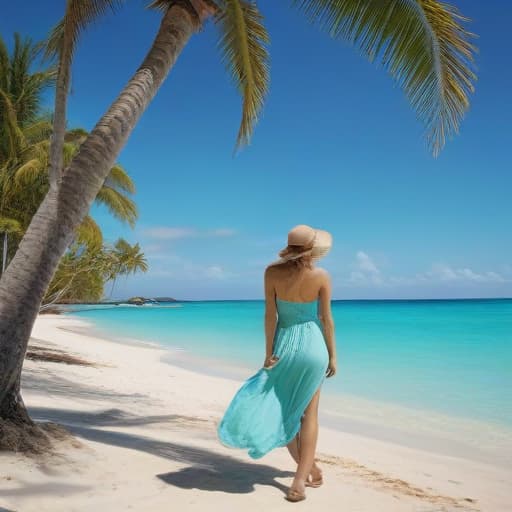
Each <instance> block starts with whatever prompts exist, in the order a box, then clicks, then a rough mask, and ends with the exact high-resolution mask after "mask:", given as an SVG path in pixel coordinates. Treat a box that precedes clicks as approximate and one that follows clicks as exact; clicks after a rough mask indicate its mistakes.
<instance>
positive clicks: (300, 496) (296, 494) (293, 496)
mask: <svg viewBox="0 0 512 512" xmlns="http://www.w3.org/2000/svg"><path fill="white" fill-rule="evenodd" d="M286 499H287V500H288V501H293V502H297V501H303V500H305V499H306V495H305V494H304V493H302V492H300V491H296V490H295V489H289V490H288V494H287V495H286Z"/></svg>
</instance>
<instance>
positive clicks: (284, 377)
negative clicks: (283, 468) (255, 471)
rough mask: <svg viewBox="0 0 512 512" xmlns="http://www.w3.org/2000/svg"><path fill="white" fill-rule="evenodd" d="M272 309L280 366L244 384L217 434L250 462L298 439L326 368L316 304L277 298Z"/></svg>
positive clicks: (262, 369) (275, 352)
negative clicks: (242, 451) (244, 452)
mask: <svg viewBox="0 0 512 512" xmlns="http://www.w3.org/2000/svg"><path fill="white" fill-rule="evenodd" d="M276 304H277V313H278V321H277V326H276V331H275V335H274V351H273V354H274V355H276V356H278V357H279V361H278V362H277V363H276V364H275V365H274V366H273V367H272V368H269V369H266V368H261V369H260V370H259V371H258V372H257V373H256V374H254V375H253V376H252V377H250V378H249V379H247V380H246V381H245V382H244V384H243V385H242V387H241V388H240V389H239V390H238V392H237V393H236V394H235V396H234V398H233V400H232V401H231V403H230V404H229V406H228V409H227V410H226V412H225V414H224V417H223V418H222V420H221V422H220V423H219V426H218V428H217V434H218V436H219V440H220V442H221V443H222V444H224V445H225V446H229V447H232V448H244V449H247V450H249V455H250V456H251V457H252V458H253V459H258V458H260V457H263V455H265V454H266V453H268V452H269V451H270V450H272V449H273V448H276V447H278V446H286V445H287V444H288V443H289V442H290V441H291V440H292V439H293V438H294V437H295V436H296V435H297V433H298V431H299V429H300V423H301V418H302V416H303V414H304V411H305V409H306V407H307V406H308V404H309V402H310V401H311V399H312V397H313V395H314V394H315V392H316V391H317V390H318V388H319V387H320V386H321V385H322V383H323V381H324V378H325V375H326V371H327V367H328V363H329V355H328V352H327V346H326V344H325V339H324V335H323V330H322V326H321V323H320V321H319V319H318V299H315V300H313V301H310V302H291V301H286V300H281V299H277V298H276Z"/></svg>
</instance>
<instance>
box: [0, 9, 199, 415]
mask: <svg viewBox="0 0 512 512" xmlns="http://www.w3.org/2000/svg"><path fill="white" fill-rule="evenodd" d="M199 26H200V22H199V19H198V18H197V15H196V14H195V12H194V11H192V9H191V8H189V7H187V4H185V3H181V2H180V3H175V4H173V6H172V7H171V8H170V9H169V10H168V11H167V12H166V13H165V14H164V16H163V19H162V23H161V25H160V29H159V31H158V34H157V36H156V39H155V41H154V43H153V46H152V48H151V50H150V51H149V53H148V55H147V56H146V58H145V60H144V62H143V64H142V65H141V67H140V68H139V69H138V70H137V72H136V73H135V75H134V76H133V77H132V79H131V80H130V81H129V82H128V84H127V85H126V87H125V88H124V90H123V91H122V92H121V94H120V95H119V97H118V98H117V99H116V100H115V102H114V103H113V104H112V106H111V107H110V109H109V110H108V111H107V113H106V114H105V115H104V116H103V118H102V119H101V120H100V121H99V122H98V124H97V125H96V126H95V128H94V129H93V131H92V132H91V134H90V135H89V137H88V138H87V140H86V141H85V142H84V143H83V144H82V146H81V147H80V151H79V153H78V154H77V155H76V157H75V158H74V159H73V161H72V162H71V164H70V166H69V167H68V169H67V170H66V171H65V172H64V174H63V175H62V178H61V183H60V186H59V187H58V188H56V187H52V188H51V189H50V191H49V192H48V194H47V196H46V198H45V199H44V201H43V202H42V204H41V206H40V208H39V210H38V211H37V213H36V214H35V216H34V218H33V219H32V222H31V223H30V226H29V228H28V230H27V232H26V234H25V236H24V237H23V240H22V241H21V243H20V245H19V248H18V251H17V253H16V255H15V256H14V258H13V259H12V261H11V262H10V264H9V267H8V268H7V270H6V272H5V274H4V275H3V276H2V279H1V281H0V419H4V420H10V421H13V422H17V423H27V422H28V423H30V418H29V417H28V414H27V413H26V409H25V406H24V404H23V400H22V398H21V394H20V375H21V368H22V364H23V359H24V356H25V352H26V349H27V344H28V339H29V337H30V332H31V330H32V326H33V323H34V320H35V318H36V315H37V312H38V309H39V305H40V303H41V300H42V298H43V296H44V293H45V290H46V288H47V286H48V284H49V283H50V281H51V279H52V277H53V274H54V272H55V270H56V268H57V265H58V263H59V259H60V258H61V256H62V255H63V254H64V252H65V250H66V248H67V246H68V245H69V243H70V242H71V240H72V237H73V233H74V232H75V229H76V228H77V227H78V225H79V224H80V222H81V221H82V220H83V219H84V217H85V216H86V214H87V212H88V210H89V208H90V206H91V204H92V202H93V200H94V198H95V197H96V195H97V193H98V191H99V190H100V187H101V186H102V184H103V182H104V180H105V177H106V176H107V174H108V172H109V170H110V169H111V168H112V166H113V164H114V161H115V159H116V157H117V156H118V154H119V152H120V151H121V148H122V147H123V145H124V144H125V142H126V140H127V139H128V137H129V135H130V133H131V131H132V130H133V128H134V127H135V125H136V123H137V121H138V119H139V118H140V116H141V114H142V113H143V112H144V110H145V109H146V107H147V106H148V104H149V102H150V101H151V100H152V99H153V97H154V95H155V94H156V92H157V90H158V88H159V87H160V85H161V84H162V82H163V81H164V79H165V77H166V76H167V74H168V72H169V71H170V70H171V68H172V67H173V65H174V63H175V61H176V59H177V57H178V55H179V54H180V52H181V50H182V49H183V47H184V46H185V44H186V43H187V41H188V39H189V38H190V36H191V35H192V34H193V33H194V31H195V30H197V29H198V28H199Z"/></svg>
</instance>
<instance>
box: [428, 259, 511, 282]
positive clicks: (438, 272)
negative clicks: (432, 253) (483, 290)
mask: <svg viewBox="0 0 512 512" xmlns="http://www.w3.org/2000/svg"><path fill="white" fill-rule="evenodd" d="M426 276H427V278H430V280H433V281H436V280H441V281H459V282H464V281H466V282H475V283H504V282H506V279H505V278H504V277H503V276H502V275H501V274H499V273H498V272H494V271H488V272H483V273H478V272H475V271H474V270H472V269H470V268H468V267H464V268H453V267H451V266H449V265H447V264H445V263H436V264H434V265H432V268H431V270H430V271H429V272H427V273H426Z"/></svg>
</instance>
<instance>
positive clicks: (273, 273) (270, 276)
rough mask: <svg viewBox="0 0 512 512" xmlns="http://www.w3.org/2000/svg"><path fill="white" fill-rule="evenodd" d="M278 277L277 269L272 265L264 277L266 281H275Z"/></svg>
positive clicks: (267, 268)
mask: <svg viewBox="0 0 512 512" xmlns="http://www.w3.org/2000/svg"><path fill="white" fill-rule="evenodd" d="M276 275H277V267H276V266H275V265H271V266H268V267H266V268H265V272H264V276H265V279H273V278H274V277H275V276H276Z"/></svg>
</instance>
